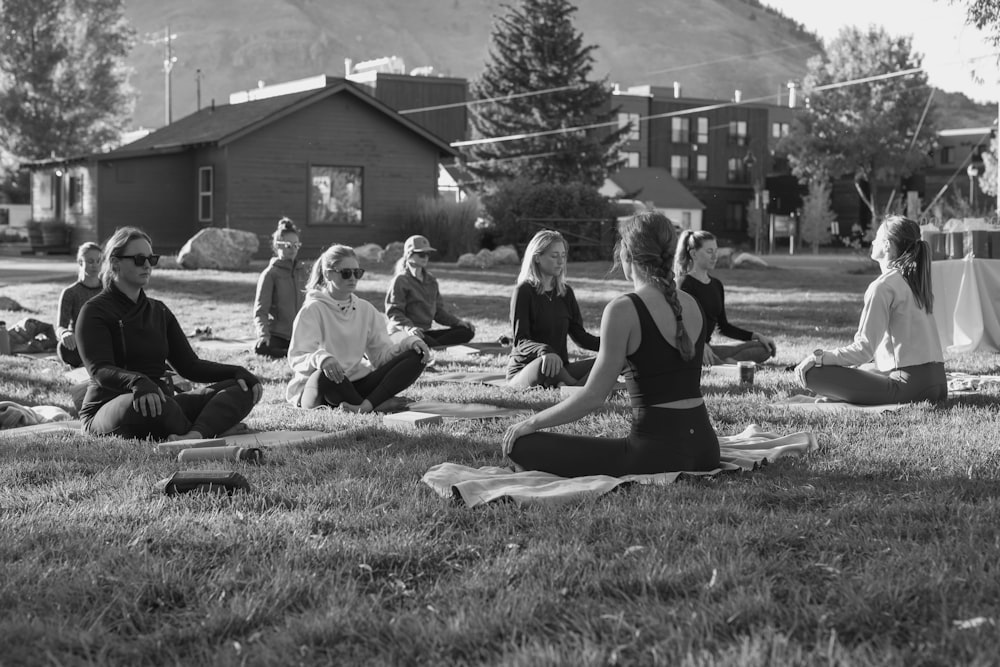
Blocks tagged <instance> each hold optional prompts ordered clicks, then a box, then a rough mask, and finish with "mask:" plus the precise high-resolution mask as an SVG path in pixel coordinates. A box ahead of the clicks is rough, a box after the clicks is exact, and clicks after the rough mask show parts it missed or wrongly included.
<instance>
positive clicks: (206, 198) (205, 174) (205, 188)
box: [198, 167, 215, 222]
mask: <svg viewBox="0 0 1000 667" xmlns="http://www.w3.org/2000/svg"><path fill="white" fill-rule="evenodd" d="M214 193H215V171H214V169H213V168H212V167H199V168H198V222H212V198H213V196H214Z"/></svg>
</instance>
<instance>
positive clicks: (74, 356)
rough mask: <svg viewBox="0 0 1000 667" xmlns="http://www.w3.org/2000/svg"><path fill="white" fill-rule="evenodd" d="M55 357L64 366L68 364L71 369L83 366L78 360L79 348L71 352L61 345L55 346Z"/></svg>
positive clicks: (81, 361) (80, 360)
mask: <svg viewBox="0 0 1000 667" xmlns="http://www.w3.org/2000/svg"><path fill="white" fill-rule="evenodd" d="M56 356H57V357H59V360H60V361H62V362H63V363H64V364H69V366H70V367H72V368H80V366H83V359H81V358H80V348H77V349H75V350H71V349H69V348H68V347H66V346H65V345H63V344H62V343H59V344H58V345H56Z"/></svg>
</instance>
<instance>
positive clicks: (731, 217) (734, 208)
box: [726, 201, 747, 232]
mask: <svg viewBox="0 0 1000 667" xmlns="http://www.w3.org/2000/svg"><path fill="white" fill-rule="evenodd" d="M746 210H747V209H746V206H745V205H744V204H743V202H738V201H730V202H726V231H730V232H740V231H743V228H744V226H745V225H744V218H745V217H746Z"/></svg>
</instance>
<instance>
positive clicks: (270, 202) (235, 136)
mask: <svg viewBox="0 0 1000 667" xmlns="http://www.w3.org/2000/svg"><path fill="white" fill-rule="evenodd" d="M456 155H457V153H456V151H455V150H454V149H453V148H451V147H450V146H449V145H448V144H447V143H446V142H445V141H444V140H443V139H441V138H440V137H438V136H436V135H435V134H433V133H431V132H430V131H429V130H427V129H426V128H425V127H424V126H422V125H420V124H418V123H415V122H414V121H413V120H410V119H408V118H407V117H405V116H402V115H400V114H399V113H397V112H396V111H394V110H393V109H391V108H390V107H389V106H387V105H386V104H384V103H383V102H381V101H379V100H378V99H377V98H376V97H374V96H373V95H371V94H369V93H368V92H366V91H364V90H363V89H361V88H359V87H358V86H357V85H356V84H354V83H351V82H348V81H344V80H340V79H335V80H332V83H330V85H327V86H324V87H322V88H319V89H314V90H306V91H299V92H295V93H290V94H286V95H277V96H272V97H266V98H263V99H256V100H250V101H246V102H243V103H238V104H227V105H219V106H215V105H213V106H210V107H208V108H205V109H202V110H200V111H198V112H196V113H194V114H191V115H190V116H187V117H185V118H182V119H180V120H178V121H176V122H174V123H172V124H170V125H168V126H166V127H163V128H161V129H159V130H157V131H155V132H153V133H151V134H149V135H147V136H146V137H144V138H142V139H139V140H138V141H135V142H133V143H130V144H127V145H125V146H122V147H120V148H118V149H116V150H114V151H111V152H109V153H101V154H96V155H88V156H83V157H77V158H72V159H65V160H45V161H38V162H33V163H30V164H29V165H27V166H28V167H29V168H30V169H31V171H32V215H33V217H34V219H35V220H39V221H41V220H50V221H53V222H60V221H62V222H65V223H67V225H68V227H69V228H70V230H71V233H72V237H71V238H72V244H73V245H78V244H79V243H82V242H84V241H103V240H104V239H106V238H107V237H108V236H109V235H110V234H111V233H112V232H113V231H114V230H115V228H117V227H121V226H124V225H136V226H138V227H141V228H143V229H144V230H146V231H147V232H148V233H149V234H150V235H151V236H152V237H153V240H154V243H155V248H156V249H157V250H158V251H162V252H171V251H176V250H178V249H179V248H180V247H181V246H182V245H183V244H184V243H185V241H187V240H188V239H189V238H190V237H191V236H193V235H194V234H195V233H197V232H198V231H199V230H200V229H202V228H204V227H231V228H234V229H242V230H246V231H251V232H253V233H255V234H257V235H258V236H259V237H260V238H261V250H260V255H261V256H265V255H267V254H268V253H269V252H270V251H269V248H268V243H267V238H268V237H269V236H270V234H271V233H272V232H273V230H274V228H275V223H276V221H277V220H278V218H280V217H281V216H288V217H290V218H292V220H294V221H295V222H296V224H298V225H299V227H300V228H301V229H302V241H303V244H304V251H305V252H307V253H308V255H311V256H315V255H316V254H317V253H318V252H319V251H320V250H321V249H322V248H324V247H326V246H327V245H329V244H331V243H334V242H336V243H345V244H348V245H360V244H363V243H369V242H372V243H378V244H382V245H384V244H386V243H389V242H391V241H398V240H402V239H401V238H400V237H401V232H400V228H401V225H402V223H403V222H404V220H405V219H406V216H407V215H408V214H409V211H410V210H411V208H412V206H413V205H414V203H415V202H416V201H417V199H418V198H419V197H420V196H434V195H435V193H436V191H437V180H438V165H439V163H440V161H441V160H442V158H448V159H451V158H454V157H455V156H456Z"/></svg>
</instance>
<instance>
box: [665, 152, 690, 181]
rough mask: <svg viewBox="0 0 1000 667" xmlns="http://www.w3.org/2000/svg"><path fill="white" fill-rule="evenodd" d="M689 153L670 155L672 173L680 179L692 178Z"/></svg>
mask: <svg viewBox="0 0 1000 667" xmlns="http://www.w3.org/2000/svg"><path fill="white" fill-rule="evenodd" d="M689 165H690V163H689V161H688V156H687V155H671V156H670V175H671V176H673V177H674V178H676V179H678V180H683V181H686V180H687V179H689V178H691V176H690V174H689V173H688V170H689V168H690V166H689Z"/></svg>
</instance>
